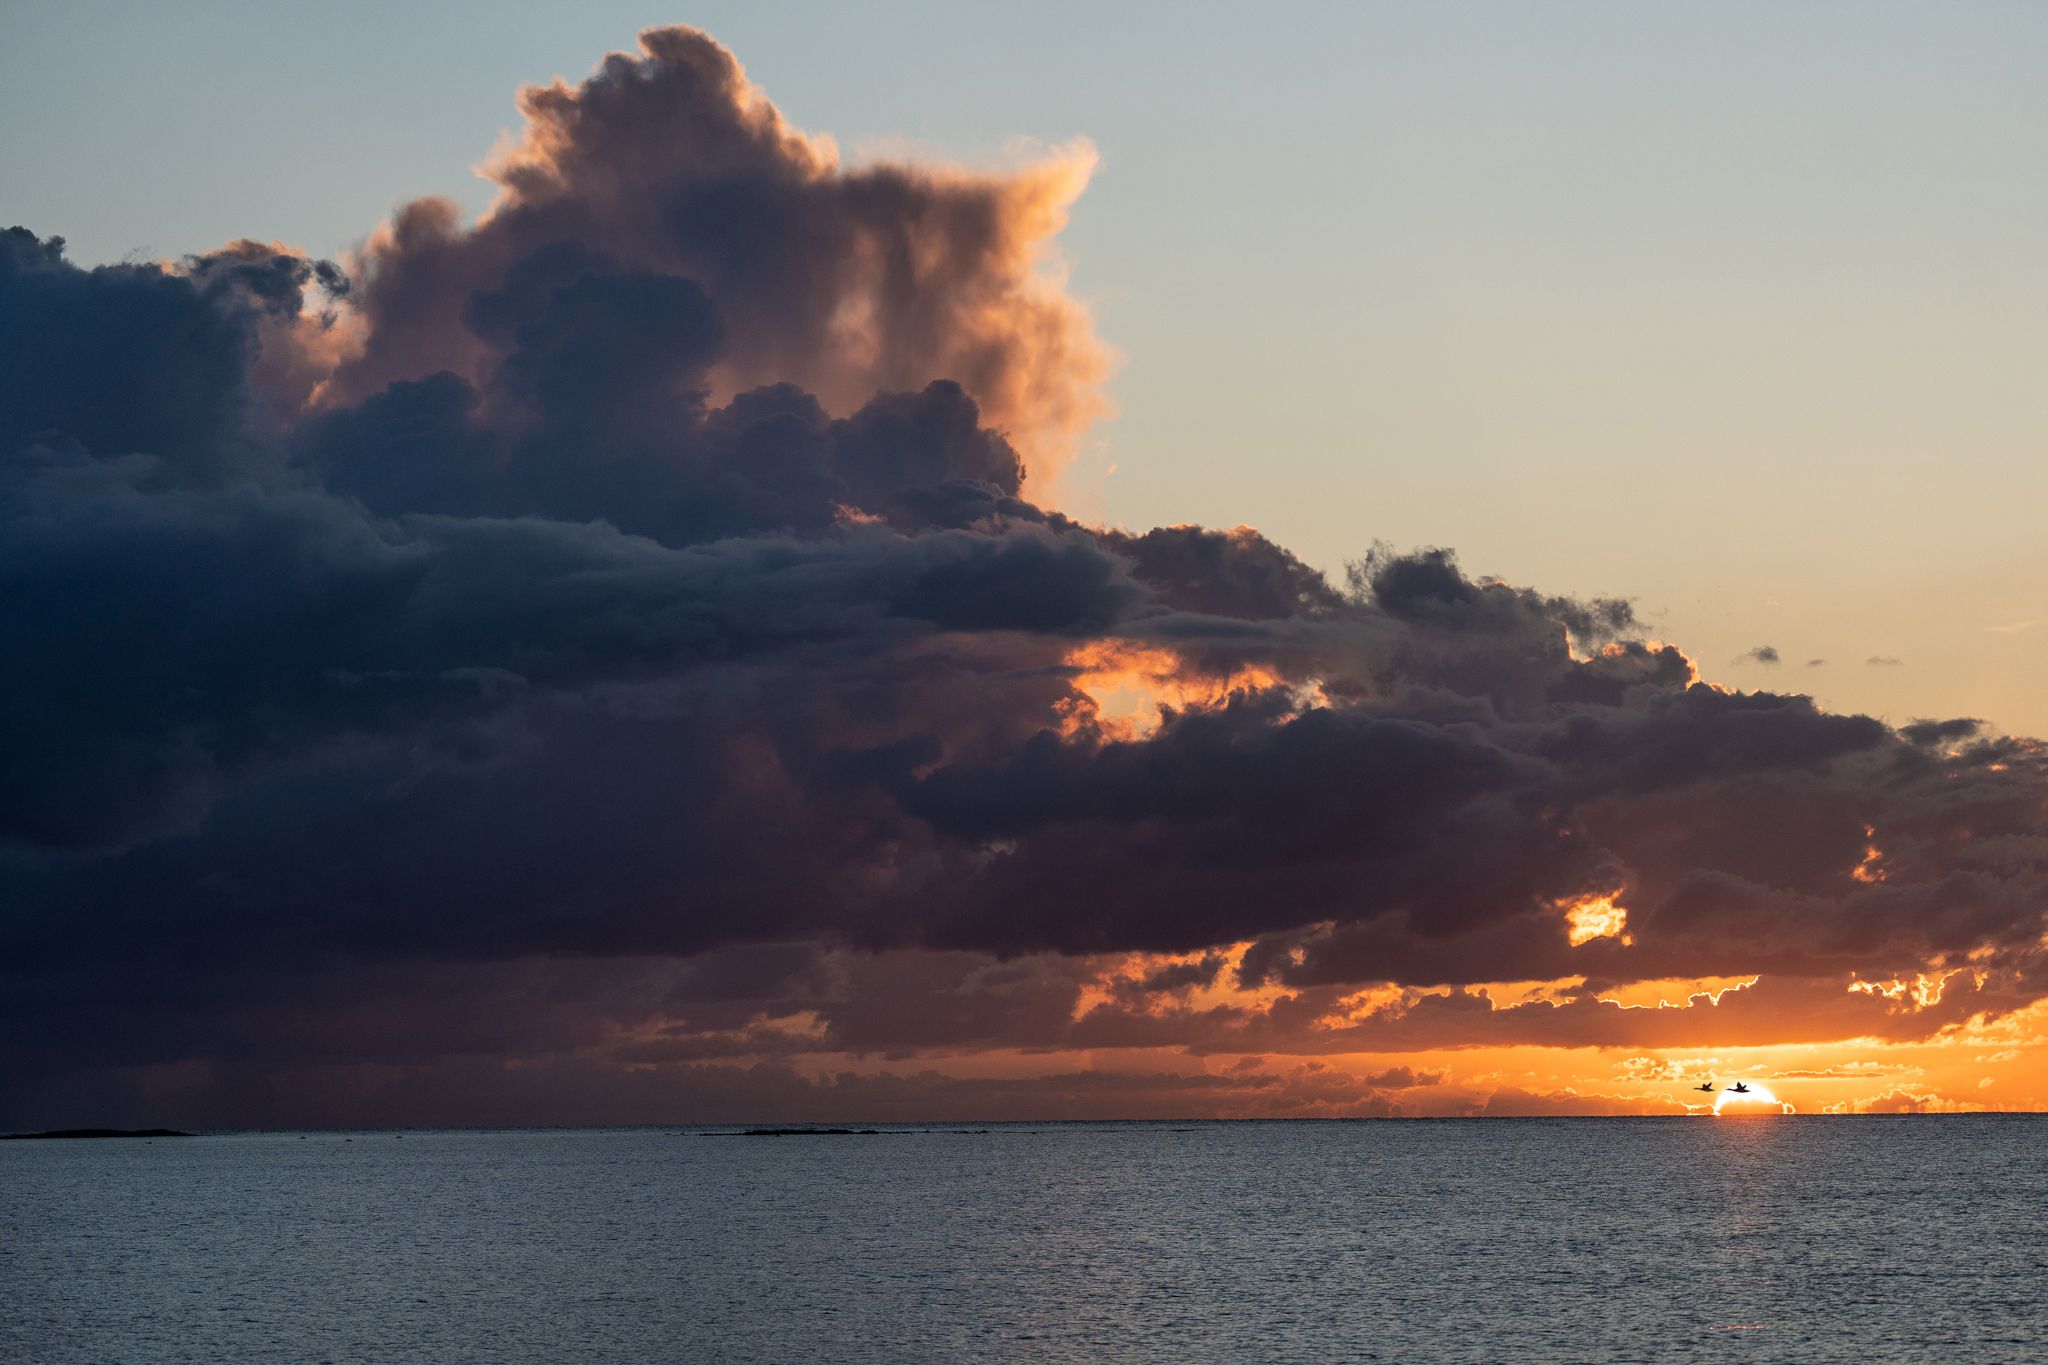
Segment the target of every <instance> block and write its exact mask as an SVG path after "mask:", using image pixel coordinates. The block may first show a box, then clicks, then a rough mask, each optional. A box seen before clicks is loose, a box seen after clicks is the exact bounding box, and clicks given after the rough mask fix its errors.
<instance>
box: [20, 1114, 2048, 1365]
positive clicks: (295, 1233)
mask: <svg viewBox="0 0 2048 1365" xmlns="http://www.w3.org/2000/svg"><path fill="white" fill-rule="evenodd" d="M737 1132H738V1130H737V1129H733V1128H722V1129H702V1128H586V1129H561V1128H555V1129H536V1130H460V1131H457V1130H449V1131H406V1132H390V1131H383V1132H372V1131H362V1132H346V1133H342V1132H317V1133H313V1132H309V1133H277V1132H262V1133H220V1134H207V1135H201V1136H198V1137H193V1138H183V1139H168V1138H165V1139H156V1140H153V1141H150V1140H142V1139H115V1140H89V1141H77V1140H74V1141H23V1142H4V1143H0V1360H5V1361H9V1362H53V1363H55V1362H72V1361H79V1362H85V1361H91V1362H125V1361H143V1362H183V1361H205V1362H222V1361H291V1362H318V1361H478V1362H509V1361H545V1362H576V1361H636V1362H637V1361H678V1362H716V1361H775V1362H782V1361H876V1362H905V1361H1013V1360H1014V1361H1090V1362H1099V1361H1170V1362H1183V1363H1184V1362H1190V1361H1484V1362H1506V1361H1694V1360H1698V1361H1866V1362H1867V1361H1874V1360H1914V1361H1976V1360H1985V1361H2039V1360H2048V1118H2044V1117H2035V1116H1911V1117H1874V1116H1872V1117H1858V1118H1825V1117H1778V1118H1768V1119H1739V1120H1735V1119H1721V1120H1712V1119H1484V1120H1466V1121H1458V1120H1435V1121H1432V1120H1419V1121H1418V1120H1409V1121H1400V1120H1393V1121H1349V1122H1346V1121H1331V1122H1319V1121H1276V1122H1217V1123H1016V1124H931V1125H901V1126H896V1125H890V1126H880V1125H878V1126H877V1128H876V1129H875V1130H874V1131H865V1132H851V1133H839V1134H821V1133H803V1134H795V1135H783V1136H741V1135H735V1134H737Z"/></svg>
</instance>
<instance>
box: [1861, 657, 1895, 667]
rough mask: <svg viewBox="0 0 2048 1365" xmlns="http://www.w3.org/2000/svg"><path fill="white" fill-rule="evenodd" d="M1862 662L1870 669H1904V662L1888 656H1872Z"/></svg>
mask: <svg viewBox="0 0 2048 1365" xmlns="http://www.w3.org/2000/svg"><path fill="white" fill-rule="evenodd" d="M1863 662H1864V663H1865V664H1867V665H1869V666H1870V667H1871V668H1901V667H1904V665H1905V662H1906V661H1905V660H1904V659H1899V658H1894V657H1893V656H1891V655H1889V654H1873V655H1871V656H1870V657H1869V658H1867V659H1865V660H1864V661H1863Z"/></svg>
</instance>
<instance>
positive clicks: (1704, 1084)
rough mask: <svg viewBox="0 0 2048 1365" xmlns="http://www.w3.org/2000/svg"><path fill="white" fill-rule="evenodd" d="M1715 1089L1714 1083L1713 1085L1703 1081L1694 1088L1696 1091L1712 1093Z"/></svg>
mask: <svg viewBox="0 0 2048 1365" xmlns="http://www.w3.org/2000/svg"><path fill="white" fill-rule="evenodd" d="M1713 1088H1714V1083H1713V1082H1712V1081H1701V1082H1700V1083H1699V1084H1698V1085H1696V1086H1694V1087H1693V1089H1695V1090H1708V1091H1711V1090H1712V1089H1713Z"/></svg>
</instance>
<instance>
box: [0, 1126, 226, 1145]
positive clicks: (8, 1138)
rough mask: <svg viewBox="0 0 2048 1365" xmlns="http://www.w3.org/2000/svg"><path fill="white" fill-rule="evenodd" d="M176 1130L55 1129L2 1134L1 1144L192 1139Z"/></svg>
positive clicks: (0, 1134)
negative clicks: (34, 1140)
mask: <svg viewBox="0 0 2048 1365" xmlns="http://www.w3.org/2000/svg"><path fill="white" fill-rule="evenodd" d="M191 1136H192V1134H190V1133H183V1132H180V1131H178V1130H177V1129H176V1128H53V1129H51V1130H50V1131H49V1132H47V1133H0V1142H21V1141H25V1140H27V1139H30V1138H124V1137H125V1138H138V1137H139V1138H160V1137H191Z"/></svg>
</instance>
